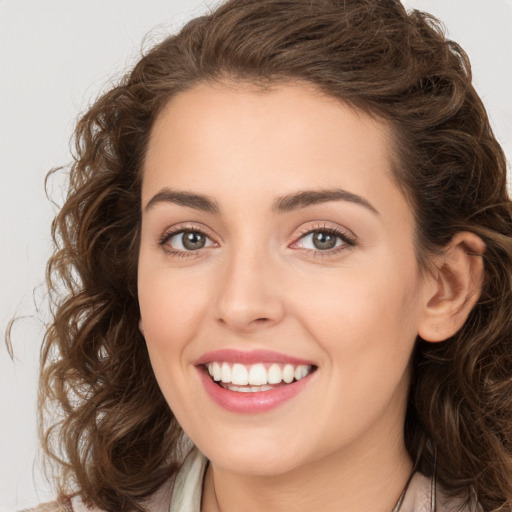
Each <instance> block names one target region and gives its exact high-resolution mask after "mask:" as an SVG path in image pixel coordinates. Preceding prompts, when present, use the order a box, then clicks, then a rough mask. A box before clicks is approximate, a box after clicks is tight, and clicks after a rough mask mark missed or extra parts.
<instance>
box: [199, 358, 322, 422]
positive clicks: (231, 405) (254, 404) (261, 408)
mask: <svg viewBox="0 0 512 512" xmlns="http://www.w3.org/2000/svg"><path fill="white" fill-rule="evenodd" d="M213 361H218V362H228V363H241V364H246V365H250V364H255V363H281V364H287V363H288V364H293V365H302V364H305V365H311V366H314V363H312V362H311V361H307V360H304V359H298V358H295V357H290V356H287V355H285V354H280V353H277V352H271V351H266V350H254V351H251V352H244V351H238V350H232V349H224V350H218V351H214V352H208V353H207V354H204V355H203V356H201V357H200V358H199V359H198V360H197V361H196V368H197V370H198V373H199V377H200V379H201V382H202V384H203V386H204V388H205V390H206V392H207V394H208V395H209V396H210V398H211V399H212V400H213V401H214V402H215V403H216V404H217V405H219V406H220V407H222V408H223V409H225V410H227V411H230V412H234V413H239V414H256V413H262V412H266V411H269V410H271V409H274V408H275V407H278V406H279V405H282V404H284V403H285V402H287V401H288V400H291V399H292V398H293V397H295V396H296V395H298V394H299V393H300V392H301V391H302V390H303V389H304V388H305V387H306V386H307V385H308V384H309V382H310V381H311V378H312V376H313V375H314V373H310V374H309V375H307V376H306V377H304V378H303V379H301V380H299V381H294V382H292V383H291V384H283V385H280V386H277V387H275V388H273V389H270V390H267V391H257V392H248V393H242V392H238V391H231V390H229V389H225V388H223V387H222V386H220V385H219V384H217V383H216V382H214V381H213V379H212V378H211V377H210V375H209V374H208V371H207V370H206V368H205V366H204V365H206V364H208V363H210V362H213Z"/></svg>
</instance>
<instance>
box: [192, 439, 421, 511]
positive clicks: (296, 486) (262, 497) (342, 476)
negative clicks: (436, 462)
mask: <svg viewBox="0 0 512 512" xmlns="http://www.w3.org/2000/svg"><path fill="white" fill-rule="evenodd" d="M381 438H382V436H381ZM385 441H386V443H385V446H373V447H372V446H368V445H366V446H364V447H362V448H364V449H361V447H360V448H358V447H345V448H344V449H343V451H342V452H340V453H333V454H330V455H329V456H328V457H324V458H322V459H319V460H317V461H314V462H312V463H310V464H308V465H305V466H301V467H300V468H297V469H294V470H292V471H290V472H287V473H285V474H280V475H268V476H254V475H241V474H237V473H233V472H230V471H226V470H224V469H222V468H219V467H216V466H215V465H213V464H211V465H210V466H209V467H208V470H207V473H206V477H205V483H204V492H203V504H202V510H203V511H204V512H235V511H238V510H240V504H243V510H244V511H246V512H262V511H265V512H277V511H282V510H293V511H294V512H307V511H311V510H322V512H331V511H332V512H334V511H336V512H340V511H341V512H343V511H346V512H363V511H366V512H367V511H368V510H378V511H382V512H391V511H392V510H393V507H394V506H395V504H396V503H397V501H398V499H399V497H400V495H401V493H402V490H403V488H404V486H405V484H406V482H407V479H408V478H409V475H410V473H411V470H412V462H411V460H410V458H409V456H408V454H407V451H406V450H405V446H404V443H403V439H402V435H401V433H400V435H399V436H396V437H395V438H393V437H389V436H386V439H385Z"/></svg>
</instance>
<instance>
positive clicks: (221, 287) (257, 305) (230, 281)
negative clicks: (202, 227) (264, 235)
mask: <svg viewBox="0 0 512 512" xmlns="http://www.w3.org/2000/svg"><path fill="white" fill-rule="evenodd" d="M225 263H226V265H225V266H224V268H223V270H222V272H221V273H220V274H219V276H218V281H217V282H218V286H217V290H218V293H217V300H216V303H215V308H216V311H215V313H216V318H217V321H218V322H220V323H221V324H223V325H224V326H226V327H228V328H230V329H231V330H233V331H236V332H239V333H250V332H253V331H255V330H259V329H262V328H268V327H270V326H273V325H276V324H278V323H279V322H280V321H281V320H282V318H283V316H284V311H285V308H284V303H283V290H282V283H280V280H279V278H278V273H279V269H277V268H276V264H275V262H274V263H273V262H272V261H271V258H269V257H268V255H267V256H265V255H263V254H262V253H261V252H254V251H238V252H237V253H236V254H232V255H231V256H230V257H229V259H228V261H226V262H225Z"/></svg>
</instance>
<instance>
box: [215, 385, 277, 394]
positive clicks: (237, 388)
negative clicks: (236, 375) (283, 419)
mask: <svg viewBox="0 0 512 512" xmlns="http://www.w3.org/2000/svg"><path fill="white" fill-rule="evenodd" d="M217 384H219V386H221V387H222V388H224V389H228V390H229V391H237V392H240V393H259V392H260V391H269V390H271V389H275V388H276V387H280V386H279V385H277V386H270V385H268V384H266V385H263V386H234V385H232V384H225V383H223V382H217Z"/></svg>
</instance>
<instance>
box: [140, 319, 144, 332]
mask: <svg viewBox="0 0 512 512" xmlns="http://www.w3.org/2000/svg"><path fill="white" fill-rule="evenodd" d="M139 331H140V333H141V334H142V336H144V323H143V322H142V318H141V319H140V320H139Z"/></svg>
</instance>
